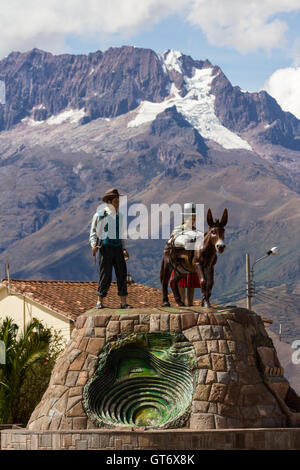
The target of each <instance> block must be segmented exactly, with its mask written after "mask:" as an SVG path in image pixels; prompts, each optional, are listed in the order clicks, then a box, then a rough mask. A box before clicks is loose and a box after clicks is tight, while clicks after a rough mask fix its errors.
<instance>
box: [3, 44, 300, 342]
mask: <svg viewBox="0 0 300 470" xmlns="http://www.w3.org/2000/svg"><path fill="white" fill-rule="evenodd" d="M0 80H3V81H4V82H5V85H6V105H0V129H1V132H0V185H1V193H0V204H1V218H0V233H1V238H0V263H1V269H2V275H4V265H5V263H6V262H7V261H8V260H9V261H10V265H11V270H12V275H13V276H14V277H26V278H50V279H54V278H57V279H96V278H97V269H96V268H95V267H94V265H93V260H92V257H91V253H90V249H89V245H88V234H89V224H90V221H91V218H92V215H93V213H94V211H95V209H96V207H97V205H98V204H99V201H100V198H101V196H102V195H103V194H104V192H105V191H106V190H107V189H108V188H110V187H113V186H114V187H118V188H119V189H120V191H121V192H123V193H125V194H126V195H127V196H128V200H129V203H134V202H135V203H139V202H143V203H144V204H146V205H147V207H148V208H149V209H150V206H151V204H154V203H160V204H161V203H169V204H172V203H174V202H178V203H180V204H183V203H184V202H187V201H195V202H197V203H204V204H205V207H206V209H208V207H211V208H212V211H213V214H215V215H218V216H219V215H220V214H221V212H222V211H223V209H224V207H228V209H229V223H228V227H227V229H226V241H227V245H228V246H227V250H226V251H225V253H224V254H223V255H222V256H220V257H219V260H218V264H217V267H216V285H215V288H214V291H213V296H214V298H215V299H218V300H219V301H220V302H222V301H223V302H225V301H227V300H228V299H230V300H231V299H233V300H235V299H237V298H239V297H241V296H243V295H244V279H245V275H244V269H245V268H244V266H245V253H246V252H250V253H251V257H252V259H253V260H254V259H256V258H257V257H259V256H261V255H262V254H263V253H264V252H265V251H266V250H268V249H269V248H270V247H271V246H274V245H278V246H280V248H281V252H280V255H278V256H277V257H270V258H268V259H267V260H266V261H265V262H263V263H260V264H258V265H257V269H256V277H255V278H256V282H257V284H258V285H263V286H265V287H266V288H273V287H276V286H282V285H283V284H284V285H286V284H288V285H289V286H290V287H289V289H291V292H292V290H293V286H296V285H297V282H299V281H300V256H299V247H298V239H299V232H300V229H299V228H300V224H299V222H300V204H299V201H300V195H299V193H300V143H299V142H300V140H299V139H300V121H299V120H298V119H296V118H295V116H293V115H292V114H290V113H286V112H283V111H282V110H281V108H280V107H279V105H278V104H277V103H276V101H275V100H274V99H273V98H271V97H270V96H269V95H268V94H267V93H266V92H264V91H262V92H259V93H248V92H243V91H242V90H241V89H240V88H239V87H233V86H232V85H231V84H230V82H229V81H228V79H227V78H226V76H225V75H224V73H223V72H222V70H221V69H220V68H219V67H218V66H213V65H212V64H211V63H210V62H209V61H208V60H193V59H192V58H191V57H187V56H184V55H182V54H180V53H179V52H176V51H171V50H169V51H166V52H164V53H163V54H161V55H158V54H156V53H155V52H153V51H151V50H147V49H139V48H134V47H122V48H111V49H109V50H108V51H106V52H104V53H102V52H100V51H97V52H95V53H91V54H89V55H86V56H85V55H78V56H73V55H69V54H64V55H58V56H54V55H52V54H50V53H47V52H44V51H40V50H38V49H33V50H32V51H29V52H27V53H19V52H12V53H11V54H9V56H7V57H6V58H5V59H3V60H1V61H0ZM148 222H149V221H148V220H143V221H142V223H143V224H146V223H147V224H148ZM149 228H150V227H149ZM164 243H165V241H164V240H136V241H135V240H129V241H128V249H129V251H130V253H131V258H130V260H129V262H128V268H129V270H130V272H131V273H132V275H133V278H134V279H136V280H137V281H139V282H143V283H148V284H151V285H155V286H158V285H159V275H158V273H159V265H160V258H161V254H162V249H163V246H164ZM271 258H272V259H271ZM291 295H293V294H291ZM293 301H295V302H296V298H294V300H293ZM298 315H299V310H298ZM296 334H298V335H299V334H300V331H299V332H298V333H297V330H296V332H295V335H296Z"/></svg>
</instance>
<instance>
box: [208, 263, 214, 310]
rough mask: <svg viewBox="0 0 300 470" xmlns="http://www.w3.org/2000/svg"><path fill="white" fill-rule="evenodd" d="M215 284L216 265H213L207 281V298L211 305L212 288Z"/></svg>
mask: <svg viewBox="0 0 300 470" xmlns="http://www.w3.org/2000/svg"><path fill="white" fill-rule="evenodd" d="M213 286H214V267H213V266H211V268H210V270H209V275H208V282H207V300H208V303H209V305H210V300H209V299H210V297H211V293H212V288H213Z"/></svg>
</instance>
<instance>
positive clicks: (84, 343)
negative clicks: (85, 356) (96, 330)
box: [78, 337, 89, 351]
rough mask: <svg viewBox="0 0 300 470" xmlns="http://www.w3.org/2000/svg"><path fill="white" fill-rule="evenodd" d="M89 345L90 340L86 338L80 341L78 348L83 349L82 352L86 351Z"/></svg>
mask: <svg viewBox="0 0 300 470" xmlns="http://www.w3.org/2000/svg"><path fill="white" fill-rule="evenodd" d="M88 343H89V338H86V337H84V338H82V340H81V341H80V343H79V346H78V348H79V349H81V350H82V351H85V349H86V347H87V345H88Z"/></svg>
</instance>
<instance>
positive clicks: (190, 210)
mask: <svg viewBox="0 0 300 470" xmlns="http://www.w3.org/2000/svg"><path fill="white" fill-rule="evenodd" d="M181 214H182V215H194V214H196V204H195V203H194V202H186V203H185V204H184V206H183V212H181Z"/></svg>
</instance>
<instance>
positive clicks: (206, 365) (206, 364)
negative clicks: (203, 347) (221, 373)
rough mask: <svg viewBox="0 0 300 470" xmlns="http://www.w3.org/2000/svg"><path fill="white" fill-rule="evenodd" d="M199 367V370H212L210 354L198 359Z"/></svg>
mask: <svg viewBox="0 0 300 470" xmlns="http://www.w3.org/2000/svg"><path fill="white" fill-rule="evenodd" d="M197 367H198V369H210V368H211V362H210V356H209V355H208V354H204V355H203V356H199V357H198V358H197Z"/></svg>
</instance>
